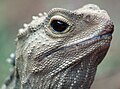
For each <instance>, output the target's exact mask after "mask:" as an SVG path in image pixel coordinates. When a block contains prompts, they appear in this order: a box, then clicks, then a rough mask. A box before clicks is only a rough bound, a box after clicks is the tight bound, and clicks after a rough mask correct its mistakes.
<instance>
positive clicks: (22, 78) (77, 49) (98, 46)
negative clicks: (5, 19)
mask: <svg viewBox="0 0 120 89" xmlns="http://www.w3.org/2000/svg"><path fill="white" fill-rule="evenodd" d="M53 20H60V21H63V22H65V23H67V24H68V25H69V26H68V28H67V29H66V30H65V31H62V32H57V31H55V30H54V29H53V28H52V26H51V23H52V21H53ZM113 29H114V28H113V23H112V21H111V19H110V17H109V16H108V14H107V12H106V11H104V10H100V8H99V7H98V6H96V5H92V4H89V5H85V6H84V7H82V8H80V9H77V10H74V11H70V10H66V9H62V8H54V9H52V10H51V11H49V12H48V14H46V13H44V14H39V16H38V17H37V16H34V17H33V21H32V22H31V23H30V24H24V28H23V29H20V30H19V33H18V35H17V39H16V43H17V48H16V63H15V77H16V78H15V81H16V82H15V88H14V89H90V86H91V84H92V82H93V81H94V77H95V73H96V69H97V66H98V64H99V63H100V62H101V61H102V59H103V58H104V57H105V55H106V53H107V51H108V48H109V46H110V42H111V39H112V32H113ZM8 89H9V88H8Z"/></svg>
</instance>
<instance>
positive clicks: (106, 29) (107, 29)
mask: <svg viewBox="0 0 120 89" xmlns="http://www.w3.org/2000/svg"><path fill="white" fill-rule="evenodd" d="M105 31H106V33H110V34H112V33H113V31H114V25H107V26H105Z"/></svg>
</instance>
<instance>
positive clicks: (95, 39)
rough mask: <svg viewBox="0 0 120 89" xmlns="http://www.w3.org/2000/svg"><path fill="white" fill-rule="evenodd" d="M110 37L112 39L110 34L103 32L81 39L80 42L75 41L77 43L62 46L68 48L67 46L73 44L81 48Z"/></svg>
mask: <svg viewBox="0 0 120 89" xmlns="http://www.w3.org/2000/svg"><path fill="white" fill-rule="evenodd" d="M111 39H112V34H110V33H107V34H103V35H97V36H93V37H91V38H88V39H86V40H83V41H81V42H77V43H74V44H71V45H67V46H64V48H69V47H72V46H74V45H76V46H81V47H82V48H85V47H87V46H90V45H91V44H94V43H96V42H99V41H101V40H111Z"/></svg>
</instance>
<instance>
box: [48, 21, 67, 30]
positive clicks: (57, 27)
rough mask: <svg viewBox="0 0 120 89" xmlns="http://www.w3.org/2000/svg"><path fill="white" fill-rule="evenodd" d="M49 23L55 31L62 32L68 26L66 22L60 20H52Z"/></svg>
mask: <svg viewBox="0 0 120 89" xmlns="http://www.w3.org/2000/svg"><path fill="white" fill-rule="evenodd" d="M50 25H51V27H52V28H53V30H54V31H56V32H64V31H65V30H66V29H67V28H68V26H69V25H68V24H67V23H66V22H63V21H60V20H53V21H51V23H50Z"/></svg>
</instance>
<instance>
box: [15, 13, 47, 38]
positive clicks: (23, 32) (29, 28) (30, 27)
mask: <svg viewBox="0 0 120 89" xmlns="http://www.w3.org/2000/svg"><path fill="white" fill-rule="evenodd" d="M46 16H47V13H46V12H44V13H43V14H42V13H39V15H38V16H32V19H33V20H32V21H31V22H30V23H29V24H26V23H25V24H24V25H23V27H24V28H20V29H19V30H18V34H17V39H21V38H23V37H25V36H27V35H28V34H29V33H31V32H35V31H36V30H37V29H36V28H37V26H38V25H40V24H41V22H42V21H43V19H44V18H45V17H46Z"/></svg>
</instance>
